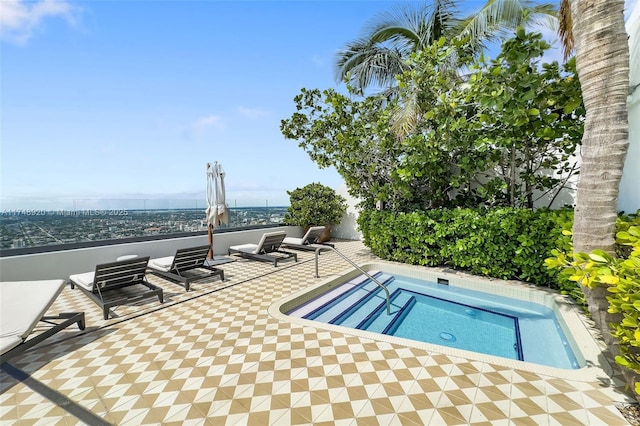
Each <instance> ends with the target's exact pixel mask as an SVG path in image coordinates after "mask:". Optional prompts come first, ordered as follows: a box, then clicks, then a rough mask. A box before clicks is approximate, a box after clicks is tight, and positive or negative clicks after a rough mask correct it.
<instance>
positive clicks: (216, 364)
mask: <svg viewBox="0 0 640 426" xmlns="http://www.w3.org/2000/svg"><path fill="white" fill-rule="evenodd" d="M337 247H338V248H339V249H340V250H341V251H342V252H344V253H346V254H347V255H348V256H349V257H351V258H352V259H354V260H355V261H357V262H366V261H369V260H372V259H373V257H372V256H371V255H370V253H369V252H368V250H367V249H366V248H365V247H364V246H363V245H362V243H361V242H339V243H337ZM299 253H300V255H299V258H300V261H299V262H298V263H293V262H283V263H282V264H280V265H279V266H278V267H277V268H274V267H273V266H271V265H270V264H267V263H261V262H255V261H246V260H238V261H236V262H233V263H229V264H225V265H222V268H223V269H224V270H225V276H226V278H227V281H225V282H224V283H221V282H220V281H219V280H218V279H215V280H212V281H211V282H207V281H203V282H196V283H195V284H194V285H193V286H192V291H191V292H189V293H185V291H184V289H183V288H182V287H180V286H178V285H175V284H171V283H169V282H167V281H164V280H162V279H159V278H156V277H153V276H151V275H150V280H151V281H153V282H154V283H156V284H158V285H160V286H162V287H163V289H164V290H165V303H164V305H159V304H158V302H157V299H156V300H154V299H149V301H148V302H146V303H144V304H141V305H138V306H125V307H118V308H117V309H116V310H115V313H116V315H117V317H116V318H112V319H109V320H107V321H105V320H103V318H102V314H101V310H100V309H99V308H98V307H97V306H96V305H95V304H93V303H92V302H90V301H89V299H88V298H86V297H85V296H84V295H82V294H81V293H80V292H79V291H78V290H77V289H76V290H71V289H69V288H66V289H65V290H64V292H63V294H62V295H61V297H60V298H59V300H58V301H57V302H56V304H55V305H54V308H53V310H56V311H77V310H81V311H85V313H86V315H87V330H85V332H84V333H79V331H78V330H77V329H75V330H74V329H73V328H71V329H69V331H65V332H62V333H60V334H59V335H58V336H57V337H56V338H55V339H54V340H49V343H48V344H46V345H41V346H39V347H36V348H34V349H32V350H30V351H28V352H27V353H26V354H24V355H23V356H21V357H19V358H18V359H14V360H12V361H11V362H10V364H11V366H10V367H9V370H12V367H15V368H16V369H18V370H21V371H22V372H24V373H26V375H28V376H29V378H28V379H27V380H23V381H19V380H16V379H15V378H14V377H12V375H10V374H8V373H7V371H4V370H3V371H0V383H1V388H0V423H2V424H3V425H11V424H25V425H27V424H29V425H30V424H43V425H70V424H83V423H87V424H92V423H93V421H92V418H91V415H93V416H94V417H96V416H97V417H99V418H102V419H103V420H104V421H106V422H108V423H111V424H118V425H142V424H185V425H191V424H193V425H203V424H209V425H223V424H228V425H236V424H237V425H244V424H249V425H259V426H262V425H271V424H275V425H290V424H345V425H356V424H358V425H395V424H405V425H426V424H428V425H457V424H487V425H488V424H491V425H624V424H627V422H626V421H625V420H624V418H623V417H622V416H621V415H620V413H619V411H618V410H617V408H616V407H615V404H616V403H617V402H623V401H627V400H628V396H626V395H625V394H624V389H623V385H622V382H621V381H620V379H619V378H618V377H612V378H605V379H606V380H602V381H598V382H594V383H585V382H579V381H570V380H563V379H558V378H554V377H547V376H542V375H537V374H532V373H530V372H526V371H520V370H518V369H511V368H506V367H501V366H497V365H492V364H491V363H483V362H478V361H472V360H467V359H462V358H454V357H450V356H445V355H442V354H437V353H429V352H426V351H424V350H419V349H415V348H408V347H403V346H399V345H395V344H391V343H384V342H378V341H373V340H369V339H365V338H361V337H356V336H354V335H349V334H341V333H336V332H328V331H323V330H321V329H316V328H313V327H309V326H299V325H295V324H292V323H288V322H282V321H278V320H276V319H275V318H273V317H271V316H270V315H269V313H268V307H269V306H270V305H271V304H273V303H274V302H277V301H278V300H280V299H282V298H283V297H285V296H288V295H290V294H291V293H293V292H295V291H298V290H300V289H302V288H304V287H307V286H309V285H312V284H315V283H319V282H320V281H322V280H324V279H327V278H329V277H332V276H335V274H337V273H339V272H341V271H343V270H345V269H348V268H349V265H348V264H347V263H346V262H344V261H343V260H342V259H340V258H339V257H338V256H337V255H335V254H333V253H323V254H322V255H321V257H320V258H321V262H320V275H321V277H320V278H314V260H313V258H314V255H313V253H311V252H299ZM79 272H81V271H79ZM609 383H613V385H609ZM43 389H44V390H43ZM51 391H54V392H55V394H54V395H53V396H52V395H50V393H51ZM52 400H53V402H52ZM83 411H85V412H87V413H89V414H90V416H89V417H87V416H83V415H82V412H83ZM70 412H71V413H74V414H71V413H70ZM78 413H80V414H78ZM94 420H95V419H94Z"/></svg>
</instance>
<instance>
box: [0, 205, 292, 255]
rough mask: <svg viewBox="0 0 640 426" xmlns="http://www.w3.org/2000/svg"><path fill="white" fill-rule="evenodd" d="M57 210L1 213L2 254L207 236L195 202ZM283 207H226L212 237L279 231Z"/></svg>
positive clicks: (202, 209)
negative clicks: (270, 229)
mask: <svg viewBox="0 0 640 426" xmlns="http://www.w3.org/2000/svg"><path fill="white" fill-rule="evenodd" d="M65 204H67V205H65V206H64V207H63V206H60V207H61V208H52V206H50V205H49V206H47V207H44V208H30V209H2V210H0V212H1V216H0V236H1V245H0V248H1V249H2V250H11V249H23V248H28V247H41V246H51V245H68V244H78V243H85V242H96V241H111V240H125V239H126V240H130V239H132V238H134V239H135V238H144V237H151V236H161V235H166V236H167V237H169V236H171V235H174V234H175V235H179V234H183V235H184V234H197V233H204V232H206V231H207V219H206V215H205V210H206V207H207V205H206V203H205V202H203V201H199V200H70V202H69V201H68V202H67V203H65ZM286 212H287V207H286V206H269V203H268V202H266V203H265V205H264V206H252V207H230V208H229V220H228V223H227V224H222V225H220V226H218V227H216V231H217V232H220V231H223V230H234V229H243V228H251V227H256V226H267V225H279V224H282V223H283V220H284V216H285V213H286Z"/></svg>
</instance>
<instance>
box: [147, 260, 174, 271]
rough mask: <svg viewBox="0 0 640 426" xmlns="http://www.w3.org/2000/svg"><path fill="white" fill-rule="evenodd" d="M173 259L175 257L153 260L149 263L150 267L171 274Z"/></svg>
mask: <svg viewBox="0 0 640 426" xmlns="http://www.w3.org/2000/svg"><path fill="white" fill-rule="evenodd" d="M173 259H175V256H166V257H159V258H157V259H151V260H150V261H149V267H151V268H154V269H157V270H159V271H163V272H169V271H170V270H171V265H173Z"/></svg>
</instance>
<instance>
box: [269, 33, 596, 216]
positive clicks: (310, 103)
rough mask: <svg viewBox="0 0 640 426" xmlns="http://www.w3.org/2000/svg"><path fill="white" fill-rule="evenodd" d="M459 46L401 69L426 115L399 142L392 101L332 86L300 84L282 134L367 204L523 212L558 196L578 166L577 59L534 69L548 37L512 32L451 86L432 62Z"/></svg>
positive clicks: (444, 47) (429, 50) (439, 45)
mask: <svg viewBox="0 0 640 426" xmlns="http://www.w3.org/2000/svg"><path fill="white" fill-rule="evenodd" d="M457 43H459V42H454V43H453V45H449V44H447V43H446V41H445V39H440V40H438V41H437V42H436V43H433V44H431V45H429V46H427V47H425V49H423V50H422V51H420V52H419V53H416V54H413V55H412V58H411V59H410V63H411V69H410V70H408V71H406V72H404V73H403V74H402V75H401V76H399V78H398V81H399V82H400V87H401V93H403V92H402V91H403V90H404V88H405V87H409V86H411V87H413V88H417V89H418V91H419V93H420V94H419V96H418V97H417V98H416V102H417V103H418V106H419V108H420V109H421V110H425V111H427V113H425V114H424V116H423V119H422V121H421V123H420V124H419V125H417V127H416V130H415V131H414V132H412V133H411V134H410V135H408V136H406V137H404V138H402V139H401V140H397V139H396V137H395V135H393V134H392V133H391V132H390V130H389V122H390V117H391V115H392V114H393V110H394V109H395V101H391V102H389V103H384V102H382V103H381V102H380V99H379V98H380V96H381V95H372V96H368V97H366V98H364V99H361V98H359V97H353V96H351V97H350V96H345V95H342V94H339V93H337V92H336V91H335V90H331V89H329V90H325V91H324V92H321V91H320V90H318V89H315V90H307V89H303V90H302V92H301V93H300V94H299V95H297V96H296V97H295V99H294V100H295V102H296V110H297V111H296V112H295V113H294V114H293V115H292V116H291V117H290V118H289V119H287V120H282V123H281V126H280V128H281V130H282V133H283V135H284V136H285V137H286V138H288V139H294V140H297V141H298V143H299V146H300V147H302V148H303V149H305V151H307V153H308V154H309V156H310V157H311V159H312V160H314V161H315V162H316V163H317V164H318V165H319V166H320V167H327V166H331V165H332V166H335V167H336V169H337V170H338V172H339V173H340V174H341V175H342V176H343V178H344V179H345V182H346V183H347V187H348V188H349V191H350V193H351V195H353V196H355V197H358V198H360V199H361V200H363V201H364V204H365V205H369V206H372V205H373V204H375V202H376V201H377V200H383V201H385V203H386V205H387V206H388V207H389V208H392V209H394V210H399V211H411V210H415V209H425V208H426V209H428V208H441V207H472V206H501V205H510V206H513V207H529V208H532V207H533V202H534V201H535V197H539V196H540V195H538V194H545V193H547V192H548V193H550V194H553V193H554V192H556V193H557V191H558V190H559V188H560V187H562V185H563V184H564V182H565V180H566V176H569V175H570V174H571V171H572V170H575V161H574V159H573V158H571V156H572V154H573V153H574V151H575V149H576V145H577V144H578V143H579V141H580V137H581V135H582V122H583V114H584V109H583V108H582V103H581V97H580V85H579V82H578V80H577V79H576V78H575V72H574V69H573V65H574V64H573V62H572V61H569V62H568V63H567V64H565V65H564V66H563V67H562V68H560V66H559V65H558V64H557V63H556V62H554V63H552V64H544V65H542V66H540V65H539V63H538V61H539V60H540V58H541V57H542V54H543V53H544V51H545V49H546V48H548V45H547V44H546V43H545V42H544V41H542V40H541V36H540V34H539V33H535V34H526V33H525V32H524V30H521V31H519V32H518V34H517V35H516V37H514V38H513V39H511V40H509V41H507V42H505V43H504V47H503V51H502V52H501V54H500V56H499V57H498V59H496V60H495V61H492V62H491V63H490V64H486V63H485V62H484V61H483V60H482V59H479V60H477V61H476V63H475V64H474V65H472V68H474V73H473V74H472V75H471V77H470V79H469V81H468V82H467V84H465V85H463V86H456V85H455V84H453V83H452V82H451V81H450V80H448V79H447V78H445V77H444V76H443V75H442V73H440V72H439V70H440V66H441V65H442V63H443V62H444V61H446V58H447V57H449V56H451V52H452V50H455V49H456V48H459V47H460V45H459V44H457ZM460 52H461V51H460V50H459V51H458V53H457V54H456V55H457V56H458V57H463V55H462V54H461V53H460ZM559 173H564V174H565V175H566V176H565V177H563V176H560V175H559ZM552 198H553V195H550V196H549V199H552Z"/></svg>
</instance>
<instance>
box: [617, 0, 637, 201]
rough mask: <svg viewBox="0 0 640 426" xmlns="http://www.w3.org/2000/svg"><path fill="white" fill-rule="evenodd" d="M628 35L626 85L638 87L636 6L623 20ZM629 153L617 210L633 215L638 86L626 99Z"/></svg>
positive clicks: (635, 198)
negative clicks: (627, 81)
mask: <svg viewBox="0 0 640 426" xmlns="http://www.w3.org/2000/svg"><path fill="white" fill-rule="evenodd" d="M627 33H628V34H629V85H630V87H631V88H633V87H634V86H636V85H638V84H640V3H636V5H635V8H634V9H633V11H632V12H631V16H630V17H629V19H628V20H627ZM627 105H628V107H629V151H628V152H627V159H626V161H625V164H624V171H623V174H622V180H621V181H620V194H619V198H618V210H623V211H625V212H626V213H635V212H636V210H638V209H640V86H638V87H637V88H636V89H635V91H634V92H633V93H632V94H631V96H629V98H628V101H627Z"/></svg>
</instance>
